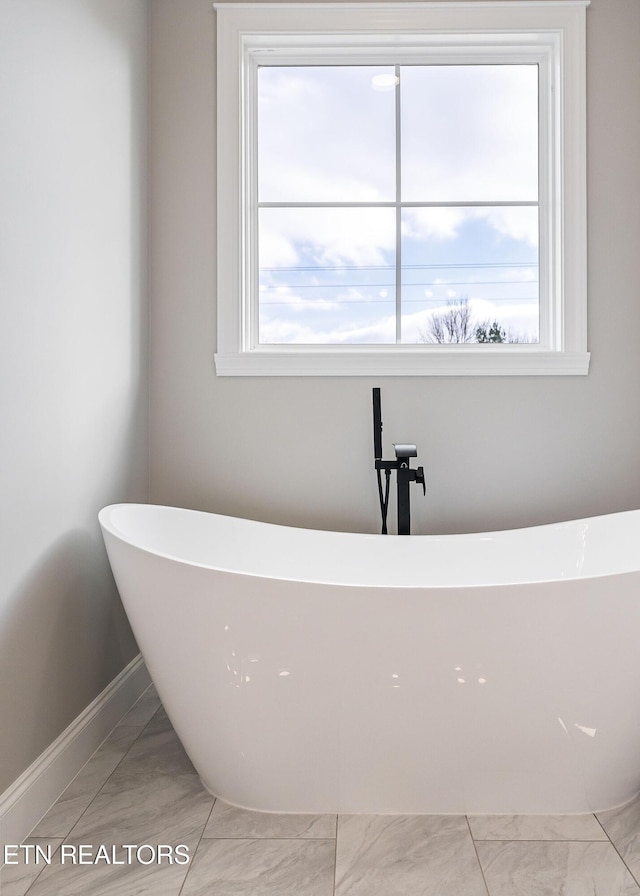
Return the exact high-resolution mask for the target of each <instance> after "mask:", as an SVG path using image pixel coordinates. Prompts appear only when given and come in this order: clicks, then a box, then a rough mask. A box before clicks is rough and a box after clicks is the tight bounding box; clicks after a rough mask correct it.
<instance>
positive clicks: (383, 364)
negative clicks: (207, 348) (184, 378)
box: [215, 345, 590, 377]
mask: <svg viewBox="0 0 640 896" xmlns="http://www.w3.org/2000/svg"><path fill="white" fill-rule="evenodd" d="M589 359H590V354H589V352H554V351H545V350H544V349H539V348H532V349H526V348H522V346H519V347H518V348H517V349H509V348H508V347H506V346H503V347H501V348H489V347H487V348H484V347H483V348H477V347H473V348H471V347H469V346H459V347H453V346H430V347H429V348H426V349H425V348H423V347H420V348H417V349H414V348H412V347H410V346H403V347H402V348H396V347H395V346H389V347H388V348H386V349H385V348H383V347H380V346H376V347H370V346H367V347H363V348H358V349H356V348H354V347H353V346H350V347H349V348H346V349H345V348H342V347H338V346H331V347H326V348H318V349H312V348H310V347H309V346H307V345H305V346H299V347H286V348H285V347H278V348H277V349H273V348H270V349H266V350H265V349H255V350H253V351H249V352H241V353H235V354H222V353H218V354H216V356H215V365H216V373H217V375H218V376H376V377H380V376H585V375H586V374H587V373H588V372H589Z"/></svg>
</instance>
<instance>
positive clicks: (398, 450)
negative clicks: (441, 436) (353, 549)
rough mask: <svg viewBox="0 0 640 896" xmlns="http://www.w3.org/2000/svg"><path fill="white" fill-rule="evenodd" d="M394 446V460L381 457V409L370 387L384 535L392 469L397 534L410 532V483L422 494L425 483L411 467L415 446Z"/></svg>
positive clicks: (376, 392) (377, 395)
mask: <svg viewBox="0 0 640 896" xmlns="http://www.w3.org/2000/svg"><path fill="white" fill-rule="evenodd" d="M393 447H394V449H395V454H396V459H395V460H383V459H382V412H381V409H380V389H379V388H374V390H373V453H374V459H375V469H376V472H377V474H378V494H379V497H380V512H381V514H382V534H383V535H387V510H388V508H389V480H390V478H391V471H392V470H395V471H396V483H397V488H398V535H410V534H411V505H410V501H409V485H410V483H411V482H417V483H418V484H419V485H421V486H422V488H423V491H424V494H425V495H426V493H427V486H426V483H425V478H424V469H423V468H422V467H417V468H415V469H412V467H411V458H412V457H417V456H418V449H417V448H416V446H415V445H412V444H408V443H398V444H396V445H394V446H393ZM383 470H384V474H385V479H386V483H385V488H384V490H383V488H382V471H383Z"/></svg>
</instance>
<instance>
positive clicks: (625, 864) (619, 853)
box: [593, 812, 640, 889]
mask: <svg viewBox="0 0 640 896" xmlns="http://www.w3.org/2000/svg"><path fill="white" fill-rule="evenodd" d="M593 814H594V818H595V820H596V821H597V822H598V824H599V825H600V827H601V828H602V830H603V831H604V833H605V834H606V835H607V839H608V841H609V843H610V844H611V845H612V846H613V848H614V849H615V851H616V853H617V854H618V856H619V858H620V861H621V862H622V864H623V865H624V867H625V868H626V869H627V871H628V872H629V874H630V875H631V877H632V879H633V882H634V883H635V884H636V886H637V887H638V888H639V889H640V878H639V877H636V875H635V874H634V872H633V871H632V870H631V868H630V867H629V865H628V864H627V862H626V861H625V858H624V856H623V855H622V853H621V852H620V850H619V849H618V847H617V846H616V844H615V843H614V842H613V840H612V838H611V835H610V834H609V832H608V831H607V829H606V828H605V826H604V825H603V824H602V822H601V821H600V819H599V818H598V816H597V815H596V813H595V812H594V813H593Z"/></svg>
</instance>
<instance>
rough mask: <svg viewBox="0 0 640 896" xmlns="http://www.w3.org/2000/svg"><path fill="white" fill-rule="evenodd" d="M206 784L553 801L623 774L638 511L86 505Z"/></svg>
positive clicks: (385, 808)
mask: <svg viewBox="0 0 640 896" xmlns="http://www.w3.org/2000/svg"><path fill="white" fill-rule="evenodd" d="M100 523H101V525H102V529H103V533H104V538H105V542H106V546H107V550H108V553H109V558H110V561H111V565H112V568H113V572H114V575H115V578H116V582H117V585H118V588H119V591H120V594H121V596H122V600H123V603H124V606H125V608H126V611H127V614H128V616H129V620H130V622H131V625H132V628H133V631H134V633H135V636H136V638H137V640H138V643H139V645H140V649H141V651H142V655H143V657H144V659H145V662H146V664H147V666H148V669H149V672H150V674H151V677H152V679H153V681H154V683H155V685H156V687H157V689H158V692H159V694H160V697H161V699H162V702H163V704H164V706H165V709H166V711H167V713H168V715H169V717H170V719H171V721H172V723H173V725H174V727H175V730H176V731H177V733H178V735H179V737H180V739H181V740H182V743H183V744H184V747H185V749H186V751H187V753H188V754H189V756H190V758H191V760H192V762H193V764H194V766H195V768H196V770H197V771H198V773H199V774H200V776H201V778H202V781H203V783H204V785H205V786H206V787H207V788H208V789H209V790H210V791H211V792H212V793H214V794H216V795H218V796H220V797H221V798H222V799H224V800H225V801H226V802H228V803H233V804H235V805H237V806H242V807H246V808H251V809H258V810H263V811H277V812H305V813H323V812H331V813H334V812H343V813H483V812H490V813H571V812H592V811H595V810H601V809H605V808H609V807H612V806H615V805H618V804H621V803H623V802H626V801H627V800H629V799H631V798H632V797H633V796H634V795H635V794H636V792H637V791H638V789H640V649H639V646H640V594H639V585H640V572H639V569H640V512H638V511H632V512H626V513H618V514H612V515H610V516H602V517H594V518H592V519H584V520H579V521H573V522H567V523H558V524H554V525H547V526H539V527H535V528H529V529H518V530H512V531H505V532H487V533H481V534H474V535H447V536H409V537H401V538H399V537H397V536H387V537H384V536H381V535H360V534H348V533H336V532H323V531H315V530H310V529H296V528H287V527H285V526H276V525H270V524H267V523H261V522H254V521H251V520H243V519H236V518H233V517H226V516H219V515H216V514H209V513H201V512H196V511H191V510H182V509H177V508H172V507H160V506H153V505H136V504H121V505H113V506H110V507H106V508H104V509H103V510H102V511H101V513H100Z"/></svg>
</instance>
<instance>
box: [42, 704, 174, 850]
mask: <svg viewBox="0 0 640 896" xmlns="http://www.w3.org/2000/svg"><path fill="white" fill-rule="evenodd" d="M141 699H142V698H141ZM159 711H160V707H158V709H157V710H156V712H154V714H153V715H152V716H151V718H150V719H149V721H148V722H147V724H146V725H145V726H144V727H143V728H142V729H141V731H140V733H139V734H138V735H137V736H136V737H135V738H134V739H133V740H132V741H131V743H130V744H129V746H128V747H127V749H126V750H125V752H124V753H123V755H122V756H121V757H120V759H119V760H118V762H117V763H116V765H115V767H114V768H113V769H112V770H111V771H110V772H109V774H108V775H107V777H106V778H105V779H104V781H103V782H102V784H101V785H100V786H99V787H98V789H97V790H96V792H95V793H94V794H93V796H92V797H91V799H90V800H89V802H88V803H87V805H86V806H85V808H84V809H83V810H82V812H81V813H80V815H79V816H78V817H77V818H76V820H75V821H74V822H73V824H72V825H71V827H70V828H69V830H68V831H67V832H66V834H58V835H57V837H61V838H62V844H64V843H66V841H67V839H68V837H69V836H70V835H71V832H72V831H73V829H74V828H75V827H76V825H77V824H79V822H80V821H81V820H82V819H83V818H84V816H85V815H86V814H87V812H88V811H89V809H90V808H91V806H92V805H93V804H94V802H95V801H96V800H97V798H98V796H99V795H100V794H101V793H102V791H103V789H104V788H105V786H106V785H107V783H108V782H109V781H110V780H111V778H112V777H113V776H114V775H115V773H116V771H117V770H118V769H119V768H120V765H121V764H122V763H123V762H124V760H125V759H126V758H127V756H128V755H129V753H130V752H131V750H132V749H133V747H134V745H135V744H136V743H137V742H138V741H139V740H140V738H141V737H142V735H143V734H144V732H145V731H146V730H147V728H148V726H149V725H150V724H151V722H152V721H153V719H155V717H156V715H157V714H158V712H159ZM125 727H130V726H125ZM116 728H118V725H116V727H115V728H114V729H113V731H115V730H116ZM111 733H113V732H111ZM109 736H111V735H109ZM105 740H106V738H105ZM99 749H100V747H98V750H99ZM98 750H96V751H95V753H94V754H93V755H92V756H91V757H90V759H88V760H87V762H86V763H85V765H88V764H89V762H91V759H93V757H94V756H95V755H96V753H97V752H98ZM83 767H84V766H83ZM78 774H79V773H78ZM76 777H77V775H76ZM74 780H75V779H74ZM62 796H63V794H60V797H59V798H58V799H60V798H61V797H62ZM57 802H58V800H56V802H55V803H54V804H53V806H55V805H56V803H57ZM53 806H51V809H53ZM51 809H49V811H51ZM39 823H40V822H38V824H39ZM62 844H61V845H62Z"/></svg>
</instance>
